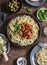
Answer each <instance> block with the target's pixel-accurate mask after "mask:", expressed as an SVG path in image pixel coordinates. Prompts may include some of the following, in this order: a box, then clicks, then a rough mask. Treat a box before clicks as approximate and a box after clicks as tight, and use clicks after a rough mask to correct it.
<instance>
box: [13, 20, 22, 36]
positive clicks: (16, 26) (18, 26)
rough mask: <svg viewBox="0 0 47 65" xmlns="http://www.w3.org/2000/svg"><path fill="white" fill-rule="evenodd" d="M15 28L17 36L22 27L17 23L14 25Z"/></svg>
mask: <svg viewBox="0 0 47 65" xmlns="http://www.w3.org/2000/svg"><path fill="white" fill-rule="evenodd" d="M13 26H14V27H15V30H14V32H13V33H14V35H16V34H17V33H18V32H19V31H20V30H21V25H20V24H19V23H18V22H17V21H16V23H15V24H14V25H13Z"/></svg>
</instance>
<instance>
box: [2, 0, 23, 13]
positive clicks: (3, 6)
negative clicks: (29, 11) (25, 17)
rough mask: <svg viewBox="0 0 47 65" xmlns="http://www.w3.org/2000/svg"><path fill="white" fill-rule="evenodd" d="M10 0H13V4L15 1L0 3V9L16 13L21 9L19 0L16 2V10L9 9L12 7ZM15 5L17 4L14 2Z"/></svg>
mask: <svg viewBox="0 0 47 65" xmlns="http://www.w3.org/2000/svg"><path fill="white" fill-rule="evenodd" d="M12 1H14V4H15V3H16V2H15V0H9V1H6V2H4V3H3V4H1V11H2V12H5V13H16V12H19V11H20V10H21V8H22V3H21V1H20V0H17V1H18V3H19V4H18V6H19V8H18V9H17V10H16V11H11V10H12V9H11V8H12V5H13V2H12ZM9 3H10V4H9ZM10 5H11V7H10ZM15 6H17V5H16V4H15ZM15 6H14V5H13V7H15ZM15 9H16V8H15Z"/></svg>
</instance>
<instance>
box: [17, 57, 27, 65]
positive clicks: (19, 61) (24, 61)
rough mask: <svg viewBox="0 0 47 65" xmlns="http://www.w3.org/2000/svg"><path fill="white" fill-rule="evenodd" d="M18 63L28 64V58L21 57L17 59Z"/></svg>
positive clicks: (19, 64)
mask: <svg viewBox="0 0 47 65" xmlns="http://www.w3.org/2000/svg"><path fill="white" fill-rule="evenodd" d="M17 65H27V60H26V58H24V57H20V58H18V60H17Z"/></svg>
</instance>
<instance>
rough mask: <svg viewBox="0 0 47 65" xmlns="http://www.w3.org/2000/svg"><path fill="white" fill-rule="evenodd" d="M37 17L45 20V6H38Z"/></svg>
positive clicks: (46, 18)
mask: <svg viewBox="0 0 47 65" xmlns="http://www.w3.org/2000/svg"><path fill="white" fill-rule="evenodd" d="M37 18H38V19H39V20H40V21H42V22H45V21H47V9H46V8H40V9H39V10H38V11H37Z"/></svg>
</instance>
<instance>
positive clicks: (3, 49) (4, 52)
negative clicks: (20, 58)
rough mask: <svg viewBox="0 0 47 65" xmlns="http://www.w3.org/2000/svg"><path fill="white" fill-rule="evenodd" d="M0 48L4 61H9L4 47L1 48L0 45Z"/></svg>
mask: <svg viewBox="0 0 47 65" xmlns="http://www.w3.org/2000/svg"><path fill="white" fill-rule="evenodd" d="M0 47H1V51H2V54H3V56H4V59H5V61H8V60H9V59H8V56H7V53H6V50H5V47H3V46H2V45H1V44H0Z"/></svg>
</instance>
